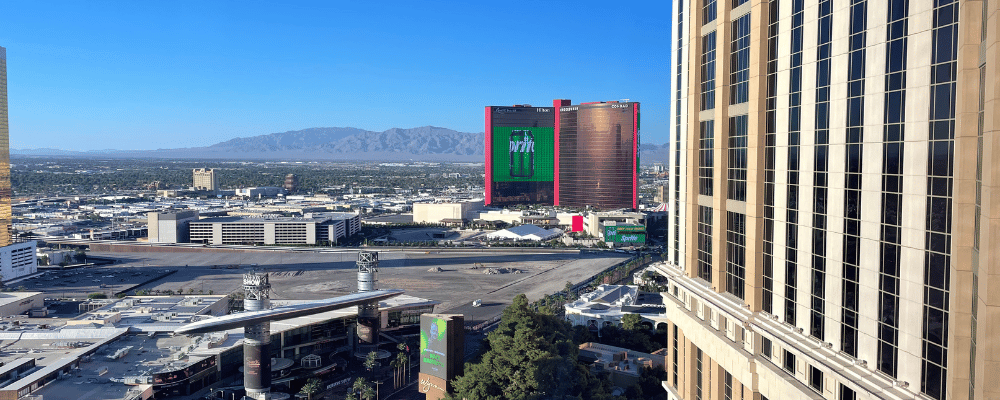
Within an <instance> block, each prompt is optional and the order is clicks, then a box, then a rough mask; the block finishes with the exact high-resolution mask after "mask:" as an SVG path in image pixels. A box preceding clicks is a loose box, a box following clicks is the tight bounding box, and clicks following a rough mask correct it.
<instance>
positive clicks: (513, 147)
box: [492, 126, 555, 182]
mask: <svg viewBox="0 0 1000 400" xmlns="http://www.w3.org/2000/svg"><path fill="white" fill-rule="evenodd" d="M492 142H493V143H492V144H493V146H492V147H493V162H492V168H493V181H494V182H552V178H553V176H554V173H553V168H554V167H553V165H554V164H553V163H554V158H555V142H554V141H553V128H551V127H548V128H536V127H506V126H503V127H501V126H497V127H494V128H493V140H492Z"/></svg>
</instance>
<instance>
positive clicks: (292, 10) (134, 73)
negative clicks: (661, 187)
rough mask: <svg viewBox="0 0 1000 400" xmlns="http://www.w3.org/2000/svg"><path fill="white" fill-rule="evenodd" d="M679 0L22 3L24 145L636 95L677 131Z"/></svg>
mask: <svg viewBox="0 0 1000 400" xmlns="http://www.w3.org/2000/svg"><path fill="white" fill-rule="evenodd" d="M669 10H670V6H669V2H667V1H662V2H661V1H619V2H616V1H600V2H591V1H572V2H571V1H565V2H562V1H534V2H530V1H529V2H525V1H508V2H501V1H455V2H450V1H400V2H380V1H333V2H330V1H326V2H304V1H303V2H235V1H170V2H166V1H163V2H147V1H134V2H99V1H87V2H54V1H53V2H48V1H45V2H28V1H21V2H5V3H4V5H3V17H2V19H3V24H0V46H3V47H6V48H7V80H8V97H9V113H10V133H11V135H10V140H11V143H10V146H11V148H21V149H23V148H41V147H49V148H59V149H65V150H93V149H156V148H175V147H193V146H205V145H210V144H213V143H217V142H220V141H224V140H228V139H231V138H234V137H246V136H255V135H262V134H268V133H273V132H284V131H288V130H298V129H303V128H310V127H328V126H352V127H357V128H362V129H369V130H377V131H381V130H385V129H389V128H394V127H398V128H412V127H417V126H425V125H434V126H441V127H446V128H451V129H455V130H459V131H465V132H482V131H483V106H486V105H508V104H522V103H527V104H532V105H551V104H552V99H554V98H569V99H572V100H573V102H574V103H579V102H587V101H601V100H618V99H622V98H628V99H631V100H633V101H639V102H641V103H642V140H643V142H645V143H657V144H659V143H664V142H666V141H667V138H668V137H667V136H668V131H669V129H668V121H669V118H668V112H669V106H668V103H669V70H670V67H669V66H670V61H669V57H670V43H669V34H670V33H669V26H670V22H671V21H670V18H671V16H670V12H669Z"/></svg>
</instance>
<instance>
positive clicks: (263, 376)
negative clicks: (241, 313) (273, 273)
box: [243, 271, 271, 400]
mask: <svg viewBox="0 0 1000 400" xmlns="http://www.w3.org/2000/svg"><path fill="white" fill-rule="evenodd" d="M243 292H244V297H243V309H244V310H245V311H261V310H267V309H268V308H269V307H270V305H271V304H270V303H271V301H270V297H271V283H270V282H269V281H268V276H267V274H266V273H257V272H254V271H250V272H248V273H246V274H244V275H243ZM270 347H271V322H270V321H264V322H258V323H254V324H252V325H247V326H246V327H244V328H243V365H244V369H243V382H244V386H245V387H246V391H247V396H248V397H251V398H254V399H257V400H267V399H269V398H271V348H270Z"/></svg>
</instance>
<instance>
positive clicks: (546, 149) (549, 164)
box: [486, 106, 556, 206]
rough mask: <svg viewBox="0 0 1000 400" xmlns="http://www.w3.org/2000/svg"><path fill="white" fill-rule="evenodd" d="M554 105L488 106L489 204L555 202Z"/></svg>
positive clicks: (487, 160)
mask: <svg viewBox="0 0 1000 400" xmlns="http://www.w3.org/2000/svg"><path fill="white" fill-rule="evenodd" d="M555 150H556V149H555V113H554V108H552V107H529V106H523V107H522V106H517V107H497V106H491V107H486V197H487V199H486V204H487V205H501V206H502V205H509V204H544V205H551V204H553V201H554V198H555Z"/></svg>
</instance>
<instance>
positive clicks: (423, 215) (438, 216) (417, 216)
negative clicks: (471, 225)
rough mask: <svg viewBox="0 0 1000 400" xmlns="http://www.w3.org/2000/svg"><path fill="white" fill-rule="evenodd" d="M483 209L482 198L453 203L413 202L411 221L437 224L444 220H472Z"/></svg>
mask: <svg viewBox="0 0 1000 400" xmlns="http://www.w3.org/2000/svg"><path fill="white" fill-rule="evenodd" d="M482 209H483V201H482V200H472V201H465V202H455V203H413V222H416V223H429V224H439V223H445V222H446V221H445V220H449V221H456V220H464V221H472V220H474V219H476V218H478V217H479V210H482Z"/></svg>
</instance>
